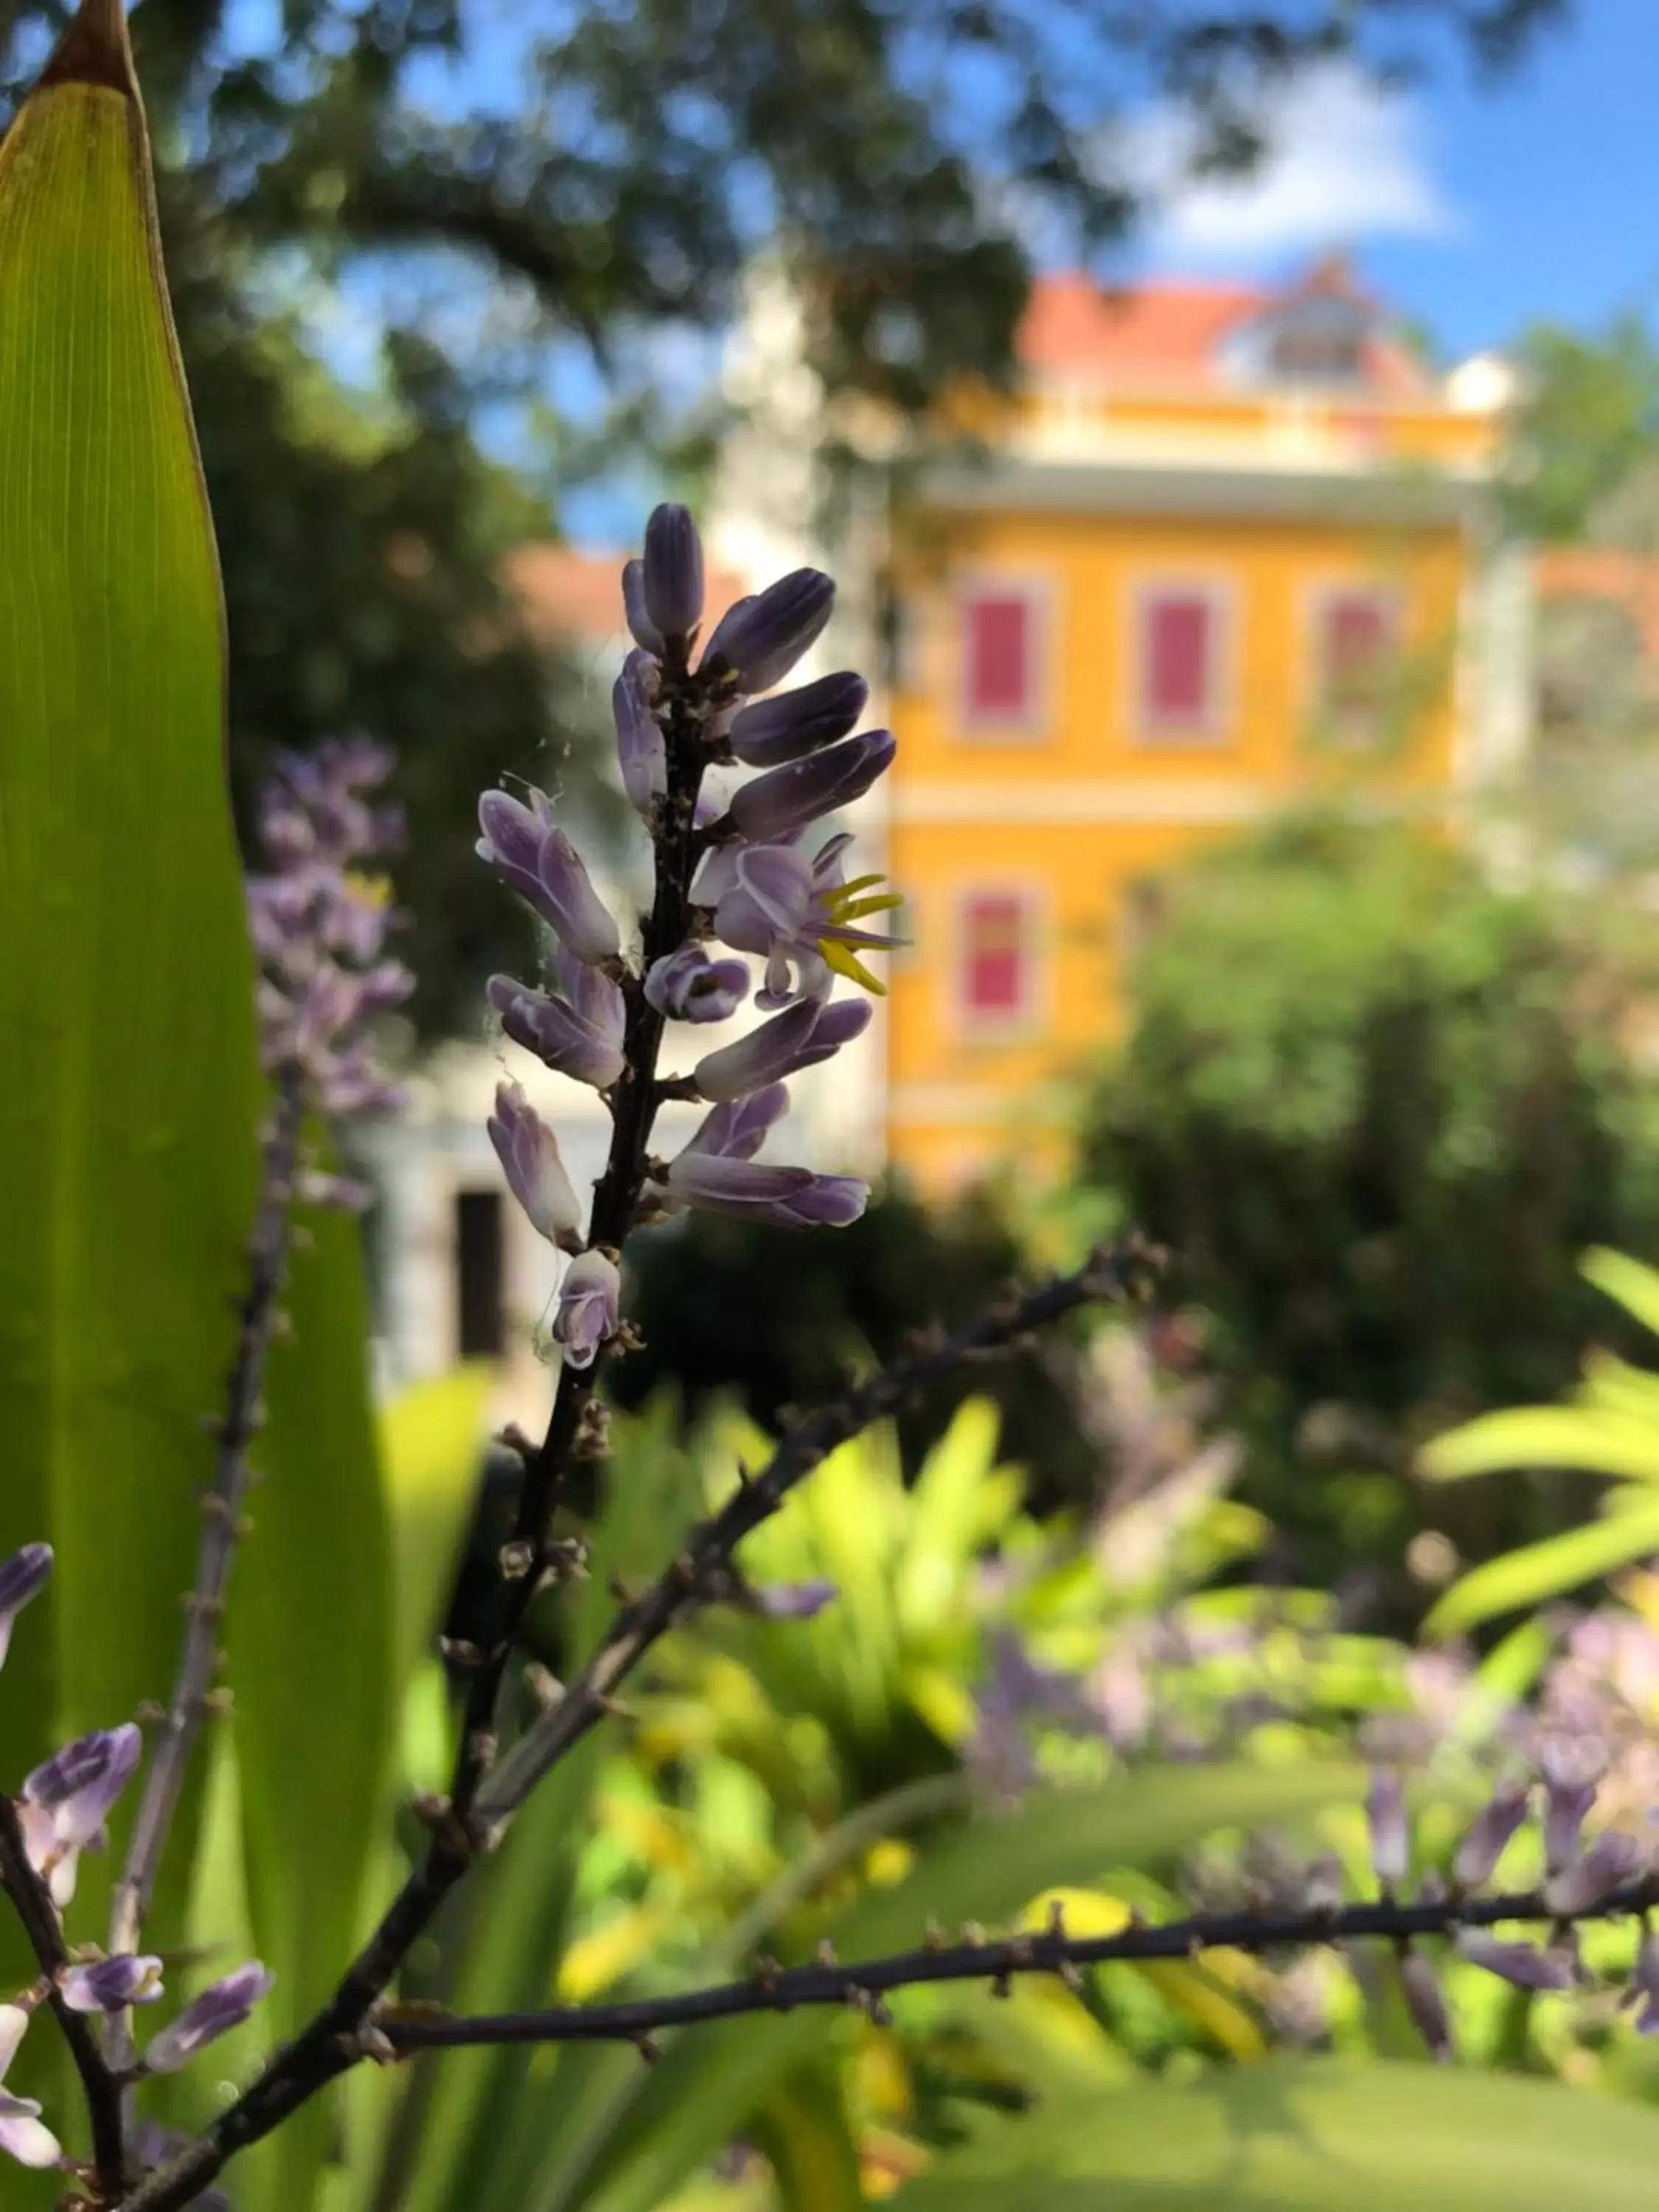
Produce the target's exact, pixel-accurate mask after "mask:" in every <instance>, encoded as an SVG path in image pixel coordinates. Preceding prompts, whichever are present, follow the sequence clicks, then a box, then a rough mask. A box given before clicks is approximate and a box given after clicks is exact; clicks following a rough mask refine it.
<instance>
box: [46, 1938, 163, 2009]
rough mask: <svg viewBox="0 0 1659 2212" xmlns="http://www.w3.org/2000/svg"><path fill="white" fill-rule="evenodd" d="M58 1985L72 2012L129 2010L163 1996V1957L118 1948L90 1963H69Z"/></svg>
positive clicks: (59, 1977) (59, 1991)
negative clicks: (109, 1957)
mask: <svg viewBox="0 0 1659 2212" xmlns="http://www.w3.org/2000/svg"><path fill="white" fill-rule="evenodd" d="M58 1993H59V1995H60V1996H62V1997H63V2000H64V2003H65V2004H66V2005H67V2006H68V2007H69V2008H70V2011H71V2012H125V2010H126V2008H127V2007H128V2006H129V2005H135V2004H154V2003H155V2000H156V1999H157V1997H159V1996H161V1960H159V1959H154V1958H147V1957H141V1956H138V1955H137V1954H134V1953H131V1952H125V1951H124V1952H118V1953H117V1954H116V1955H115V1957H113V1958H112V1959H97V1960H94V1961H93V1963H92V1964H91V1965H90V1966H68V1967H65V1969H64V1972H62V1973H61V1974H60V1975H59V1976H58Z"/></svg>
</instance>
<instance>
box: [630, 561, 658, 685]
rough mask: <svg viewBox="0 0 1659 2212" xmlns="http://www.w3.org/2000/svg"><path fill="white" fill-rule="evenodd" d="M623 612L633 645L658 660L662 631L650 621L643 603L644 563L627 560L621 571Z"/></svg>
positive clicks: (648, 612) (648, 613)
mask: <svg viewBox="0 0 1659 2212" xmlns="http://www.w3.org/2000/svg"><path fill="white" fill-rule="evenodd" d="M622 594H623V616H624V617H625V618H626V620H627V623H628V627H629V632H630V634H631V635H632V636H633V640H634V642H635V645H637V646H639V647H641V650H642V651H644V652H646V653H650V654H651V655H652V657H653V659H657V660H660V659H662V656H663V635H662V632H661V631H660V630H659V629H658V628H657V626H656V624H655V623H653V621H652V619H651V616H650V611H649V610H648V609H647V606H646V604H645V563H644V562H643V561H629V562H626V563H625V564H624V566H623V572H622Z"/></svg>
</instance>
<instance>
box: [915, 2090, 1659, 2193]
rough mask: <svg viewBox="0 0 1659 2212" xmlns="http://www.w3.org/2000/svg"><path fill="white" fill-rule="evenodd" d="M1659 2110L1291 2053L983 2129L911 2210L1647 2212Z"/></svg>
mask: <svg viewBox="0 0 1659 2212" xmlns="http://www.w3.org/2000/svg"><path fill="white" fill-rule="evenodd" d="M1656 2166H1659V2113H1656V2112H1653V2111H1652V2110H1651V2109H1650V2108H1644V2107H1643V2106H1639V2105H1636V2104H1626V2103H1624V2102H1621V2101H1619V2100H1614V2099H1613V2098H1611V2097H1604V2096H1597V2095H1595V2094H1594V2093H1590V2092H1589V2091H1586V2090H1583V2089H1570V2088H1567V2087H1565V2086H1564V2085H1563V2084H1561V2083H1559V2082H1557V2081H1539V2080H1534V2079H1530V2078H1526V2079H1522V2078H1519V2077H1517V2076H1516V2075H1497V2074H1480V2073H1475V2072H1464V2071H1458V2070H1454V2069H1445V2068H1436V2067H1429V2066H1424V2065H1408V2064H1387V2063H1373V2064H1370V2065H1350V2064H1346V2063H1340V2062H1337V2061H1331V2060H1317V2059H1314V2060H1306V2059H1304V2060H1276V2061H1274V2062H1273V2063H1269V2064H1266V2065H1260V2066H1249V2067H1244V2068H1241V2069H1230V2070H1227V2071H1225V2072H1217V2073H1214V2074H1212V2075H1210V2076H1209V2077H1208V2078H1207V2079H1206V2081H1204V2082H1203V2083H1202V2084H1200V2085H1199V2086H1195V2087H1178V2086H1176V2085H1175V2084H1173V2083H1170V2082H1163V2081H1141V2082H1138V2083H1137V2084H1136V2085H1135V2087H1133V2088H1131V2089H1127V2090H1125V2091H1122V2092H1121V2093H1116V2094H1108V2095H1103V2096H1102V2095H1097V2096H1093V2097H1091V2098H1089V2099H1087V2100H1065V2101H1061V2100H1056V2101H1052V2102H1049V2103H1047V2104H1045V2105H1044V2106H1042V2108H1040V2109H1039V2110H1038V2111H1037V2112H1036V2113H1035V2114H1033V2115H1031V2116H1030V2117H1029V2118H1019V2119H1014V2120H1010V2121H1006V2122H1004V2123H1001V2124H993V2125H989V2126H987V2127H986V2128H985V2129H984V2130H982V2131H981V2134H980V2136H978V2137H977V2139H976V2140H975V2142H973V2143H972V2144H970V2145H969V2146H968V2147H967V2148H964V2149H962V2150H959V2151H955V2152H951V2153H949V2154H946V2155H945V2157H943V2158H941V2159H940V2160H939V2161H938V2163H937V2164H936V2165H934V2166H933V2167H932V2168H931V2169H930V2170H929V2171H928V2172H927V2173H925V2174H923V2175H921V2177H920V2178H919V2179H916V2180H915V2181H913V2182H911V2183H909V2184H908V2185H907V2186H906V2187H905V2188H903V2189H902V2190H901V2191H899V2193H898V2195H897V2196H896V2197H895V2198H894V2199H893V2200H892V2201H893V2203H894V2205H895V2207H896V2212H1026V2208H1028V2207H1030V2206H1032V2205H1035V2204H1041V2205H1042V2207H1043V2208H1044V2212H1403V2208H1404V2207H1406V2206H1407V2205H1409V2206H1410V2207H1411V2208H1412V2212H1561V2208H1562V2207H1563V2206H1565V2205H1581V2204H1582V2205H1586V2206H1589V2205H1594V2206H1595V2208H1596V2212H1638V2208H1641V2212H1647V2208H1648V2207H1649V2206H1650V2205H1651V2203H1652V2201H1653V2176H1654V2172H1655V2171H1656Z"/></svg>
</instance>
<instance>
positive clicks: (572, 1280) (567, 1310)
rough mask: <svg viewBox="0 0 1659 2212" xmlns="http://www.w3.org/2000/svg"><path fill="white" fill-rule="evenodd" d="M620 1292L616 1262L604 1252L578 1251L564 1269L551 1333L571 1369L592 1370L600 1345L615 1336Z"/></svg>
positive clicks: (619, 1279)
mask: <svg viewBox="0 0 1659 2212" xmlns="http://www.w3.org/2000/svg"><path fill="white" fill-rule="evenodd" d="M621 1293H622V1279H621V1277H620V1276H619V1275H618V1274H617V1266H616V1262H615V1261H613V1260H608V1259H606V1257H605V1254H604V1253H603V1252H600V1251H597V1250H594V1251H588V1252H579V1253H578V1254H577V1255H576V1257H575V1258H574V1260H573V1261H571V1262H570V1265H569V1267H567V1268H566V1270H565V1277H564V1280H563V1282H562V1283H561V1284H560V1285H559V1310H558V1312H557V1313H556V1315H555V1316H554V1319H553V1334H554V1337H555V1340H556V1341H557V1342H558V1343H560V1344H562V1345H563V1346H564V1356H565V1358H566V1360H567V1361H568V1364H570V1365H571V1366H572V1367H591V1366H592V1364H593V1359H594V1355H595V1354H596V1353H597V1352H598V1351H599V1346H601V1345H602V1344H603V1343H604V1342H605V1340H606V1339H607V1338H608V1337H612V1336H614V1335H615V1334H617V1301H618V1299H619V1297H620V1296H621Z"/></svg>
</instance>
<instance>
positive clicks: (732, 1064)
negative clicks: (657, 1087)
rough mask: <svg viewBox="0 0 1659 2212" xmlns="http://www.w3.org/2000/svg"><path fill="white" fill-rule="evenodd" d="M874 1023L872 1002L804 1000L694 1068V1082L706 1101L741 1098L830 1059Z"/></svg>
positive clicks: (704, 1057)
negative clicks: (871, 1016)
mask: <svg viewBox="0 0 1659 2212" xmlns="http://www.w3.org/2000/svg"><path fill="white" fill-rule="evenodd" d="M869 1021H870V1006H869V1002H868V1000H860V999H847V1000H842V1002H841V1003H840V1004H839V1005H837V1006H827V1005H825V1004H824V1002H823V1000H820V999H798V1000H796V1001H795V1003H794V1005H793V1006H786V1007H785V1009H784V1011H783V1012H782V1013H781V1014H774V1015H773V1017H772V1018H771V1020H770V1021H769V1022H763V1023H762V1024H761V1025H760V1027H759V1028H758V1029H757V1030H750V1033H749V1035H748V1036H746V1037H739V1038H738V1042H736V1043H735V1044H728V1045H722V1046H721V1048H720V1050H719V1051H718V1052H710V1053H705V1054H703V1056H702V1059H701V1060H699V1061H698V1062H697V1064H696V1067H695V1068H694V1069H693V1070H692V1079H693V1081H694V1082H695V1083H696V1086H697V1088H698V1090H699V1091H702V1095H703V1097H705V1098H713V1099H716V1100H724V1099H728V1098H741V1097H745V1096H746V1095H747V1094H748V1093H749V1092H750V1091H759V1090H761V1089H762V1088H763V1086H764V1085H767V1084H769V1083H779V1082H781V1081H782V1079H783V1078H784V1077H785V1076H786V1075H794V1074H797V1073H799V1071H800V1070H801V1069H802V1068H804V1067H815V1066H817V1064H818V1062H819V1061H820V1060H828V1059H829V1057H830V1056H831V1054H834V1053H836V1052H838V1051H839V1050H840V1049H841V1048H842V1045H843V1044H846V1043H848V1042H850V1041H851V1040H852V1039H853V1038H854V1037H855V1036H859V1035H860V1033H861V1032H862V1031H863V1030H865V1029H866V1028H867V1027H868V1025H869Z"/></svg>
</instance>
